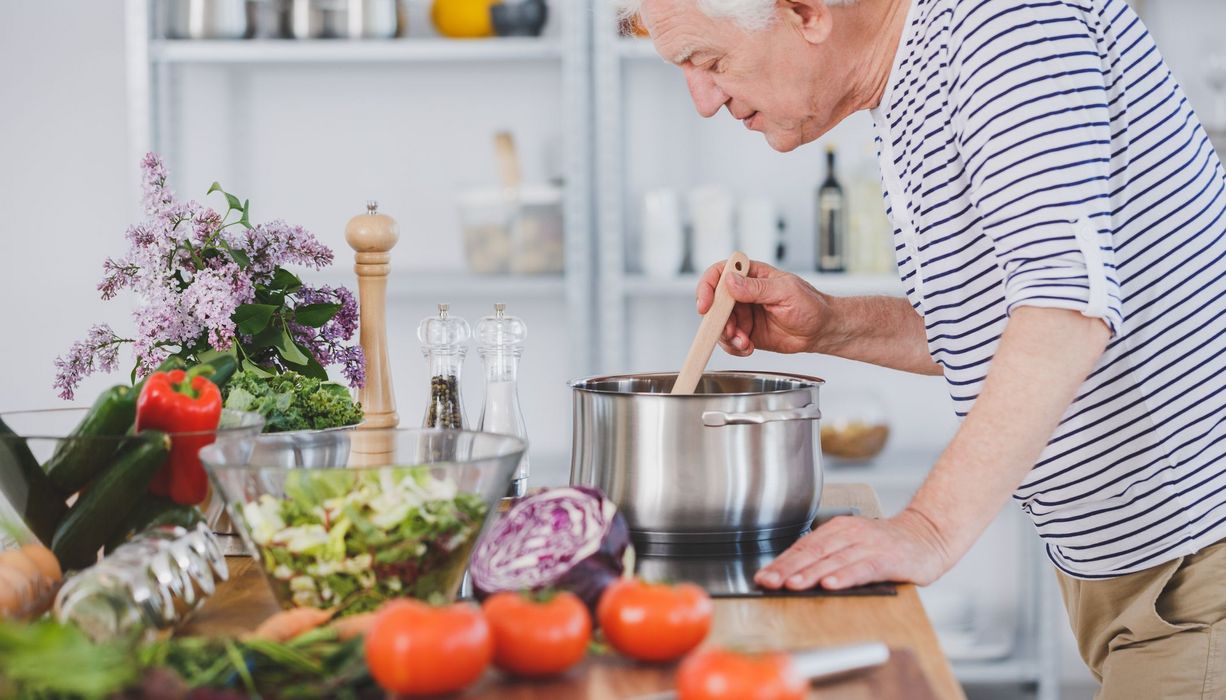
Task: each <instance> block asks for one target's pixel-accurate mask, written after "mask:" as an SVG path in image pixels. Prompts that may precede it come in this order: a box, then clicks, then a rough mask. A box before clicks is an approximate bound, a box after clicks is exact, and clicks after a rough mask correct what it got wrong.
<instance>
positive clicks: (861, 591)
mask: <svg viewBox="0 0 1226 700" xmlns="http://www.w3.org/2000/svg"><path fill="white" fill-rule="evenodd" d="M856 513H857V511H854V510H842V511H833V510H832V511H818V514H817V519H816V521H815V524H816V525H820V524H821V523H823V522H825V521H826V520H829V519H830V518H833V517H836V516H839V515H855V514H856ZM804 534H806V533H803V532H802V533H800V534H799V535H795V536H792V537H789V538H785V539H774V540H763V541H758V542H741V543H737V544H736V545H735V546H732V547H730V546H729V545H728V544H685V545H667V546H661V545H657V544H651V543H636V544H635V549H636V552H637V557H636V563H635V571H636V573H637V574H638V575H639V576H641V577H643V578H645V579H647V580H649V581H691V582H693V583H696V584H698V585H699V586H701V587H702V588H703V589H704V590H706V591H707V593H709V594H710V595H711V597H713V598H754V597H768V596H778V597H789V596H790V597H811V596H868V595H886V596H892V595H896V594H897V590H896V589H895V586H894V584H892V583H875V584H870V585H867V586H859V587H857V588H848V589H846V590H840V591H829V590H826V589H824V588H821V587H817V588H812V589H809V590H804V591H791V590H768V589H765V588H759V587H758V586H757V585H756V584H755V583H754V582H753V576H754V574H755V573H757V572H758V569H761V568H762V567H763V566H766V565H767V564H768V563H770V561H771V560H772V559H774V558H775V557H776V556H778V555H779V553H780V552H782V551H784V550H785V549H787V548H788V547H789V546H791V545H792V543H793V542H795V541H796V540H797V539H799V538H800V537H801V536H803V535H804Z"/></svg>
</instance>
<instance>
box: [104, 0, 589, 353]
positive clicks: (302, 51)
mask: <svg viewBox="0 0 1226 700" xmlns="http://www.w3.org/2000/svg"><path fill="white" fill-rule="evenodd" d="M125 2H126V6H125V7H126V45H127V52H126V53H127V78H128V80H127V82H128V124H129V144H130V158H129V162H130V163H132V168H133V169H132V180H133V182H134V186H135V185H136V183H139V172H138V169H137V167H136V164H137V163H139V162H140V160H141V158H142V157H143V155H144V154H145V153H146V152H147V151H150V150H156V151H159V152H162V153H163V155H164V156H165V157H167V159H168V160H169V161H170V164H171V166H172V167H173V164H174V158H175V155H176V154H175V153H174V152H173V150H171V151H167V149H168V148H169V147H170V144H171V143H172V141H173V139H172V138H170V137H171V135H172V134H173V133H174V132H175V129H176V128H177V127H178V120H179V119H180V118H181V115H179V114H177V112H176V109H175V100H176V96H175V91H176V79H177V78H180V77H181V76H183V75H185V74H184V73H182V72H181V71H179V69H180V68H181V67H184V66H192V65H211V66H220V67H222V68H223V69H227V70H230V71H231V73H230V74H229V75H232V76H235V77H234V79H233V82H235V83H238V82H240V81H241V76H242V74H243V73H245V72H248V71H251V70H259V69H260V67H261V66H264V65H268V66H283V65H311V64H328V65H329V66H340V67H344V66H349V65H352V66H355V67H360V66H362V65H370V64H382V65H395V66H403V68H404V69H405V70H414V69H419V68H426V69H428V68H429V67H432V66H438V65H440V64H478V63H482V62H484V63H492V64H499V65H504V64H505V65H524V66H534V65H541V64H542V63H545V64H556V66H557V67H558V75H559V80H560V81H561V91H560V93H561V104H560V122H561V124H562V129H561V131H562V158H561V160H562V174H563V177H564V178H565V181H566V183H567V184H566V188H565V194H564V197H565V199H564V202H563V215H564V220H565V222H566V232H565V236H566V239H565V251H566V252H565V255H566V261H565V272H564V274H563V275H560V276H541V277H518V276H502V277H497V276H480V275H468V274H457V275H432V274H429V273H427V274H424V275H423V274H418V273H414V274H413V275H412V276H411V279H404V278H405V277H408V275H401V276H398V275H392V276H391V278H390V286H389V297H390V298H392V299H393V300H396V299H417V298H419V297H420V295H421V294H423V293H425V291H426V290H428V291H429V292H430V294H431V295H432V296H437V295H438V294H444V295H447V296H452V297H455V298H465V299H467V298H473V299H476V298H480V299H492V298H495V297H499V298H509V300H516V299H534V300H559V301H561V302H562V303H563V304H564V305H565V308H566V313H565V319H566V323H567V331H568V332H567V337H568V339H569V344H570V347H569V348H567V349H566V350H567V351H568V365H569V370H570V372H571V374H572V375H573V376H580V375H585V374H590V373H591V371H592V369H593V367H594V355H595V342H594V332H595V328H594V322H593V321H592V316H593V315H592V313H591V309H592V306H593V301H592V296H593V293H594V289H595V285H594V278H595V275H594V274H593V272H594V255H593V250H592V246H591V244H590V241H591V238H592V236H591V233H590V230H591V218H592V214H591V175H590V173H591V168H590V164H591V162H592V154H591V143H592V126H591V125H592V118H591V110H592V99H591V81H590V79H589V77H590V70H591V69H590V59H591V54H592V52H591V46H590V26H589V22H588V19H587V14H586V12H585V11H584V10H585V9H586V8H584V7H583V6H582V5H581V4H575V5H571V4H569V3H567V4H566V6H565V7H563V6H561V5H559V6H555V8H554V9H555V16H556V17H557V18H558V20H556V21H560V22H561V24H560V31H558V32H556V33H555V35H553V36H546V37H542V38H491V39H477V40H452V39H441V38H417V37H414V38H401V39H381V40H353V41H348V40H288V39H252V40H216V41H210V40H176V39H165V38H161V37H160V35H159V33H158V31H157V28H158V27H159V26H161V22H160V16H159V14H158V13H159V11H161V10H163V9H164V8H165V4H164V3H161V2H159V1H158V0H125ZM557 10H562V11H560V12H557ZM377 108H378V100H377V97H375V98H372V109H377ZM135 189H136V191H137V192H139V187H136V188H135ZM138 200H139V197H135V198H134V201H138ZM338 254H340V255H341V257H342V259H343V251H338ZM323 277H324V281H328V278H329V277H331V281H333V282H336V281H341V280H342V279H343V280H344V281H347V282H348V281H350V278H349V277H348V275H347V269H346V266H345V265H343V264H338V266H337V267H335V268H334V269H333V270H332V271H331V272H330V273H329V274H327V275H324V276H323Z"/></svg>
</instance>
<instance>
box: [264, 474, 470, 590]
mask: <svg viewBox="0 0 1226 700" xmlns="http://www.w3.org/2000/svg"><path fill="white" fill-rule="evenodd" d="M486 510H487V507H486V504H485V502H484V501H483V500H482V499H481V497H480V496H478V495H476V494H471V493H464V492H461V491H460V490H459V489H458V487H457V486H456V484H455V482H454V481H452V480H451V479H441V478H437V477H435V476H434V475H432V474H431V473H430V470H429V468H428V467H405V468H399V469H392V468H389V469H379V470H327V471H324V470H319V471H316V470H292V471H290V472H289V473H288V474H287V475H286V481H285V497H284V498H280V499H278V498H274V497H272V496H270V495H268V494H265V495H263V496H261V497H260V498H259V499H258V500H256V501H252V502H248V503H245V504H243V506H242V517H243V518H244V520H245V521H246V523H247V526H248V529H249V532H250V533H251V537H252V539H253V540H254V541H255V544H256V545H257V546H258V548H259V550H260V554H261V559H262V561H263V564H264V567H265V569H266V570H267V571H268V573H269V574H270V576H271V578H272V579H273V581H274V586H273V587H274V589H275V590H276V592H277V595H278V597H279V598H280V599H281V600H282V601H286V600H288V601H290V602H292V603H293V604H294V605H297V606H312V607H319V608H330V607H337V606H340V607H343V608H344V609H345V612H346V613H350V612H361V611H364V610H369V609H372V608H374V607H375V606H377V604H378V603H379V602H381V601H383V600H385V599H387V598H392V597H397V596H403V595H410V596H413V597H417V598H430V597H431V596H433V595H445V594H447V593H449V592H452V591H453V590H454V589H455V587H456V586H458V585H459V583H460V577H461V575H462V574H463V571H464V566H465V564H466V562H467V561H468V555H469V552H470V551H471V550H472V547H473V544H474V543H475V541H476V537H477V535H478V534H479V532H480V530H481V525H482V523H483V522H484V521H485V515H486Z"/></svg>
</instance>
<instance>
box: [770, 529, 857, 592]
mask: <svg viewBox="0 0 1226 700" xmlns="http://www.w3.org/2000/svg"><path fill="white" fill-rule="evenodd" d="M838 530H839V528H837V527H836V528H835V529H834V530H829V529H828V525H827V526H822V527H821V528H819V529H818V530H816V531H814V532H811V533H809V534H807V535H805V536H804V537H802V538H800V540H798V541H797V542H796V544H794V545H792V546H791V547H789V548H788V549H787V551H786V552H784V553H783V554H780V555H779V556H778V557H776V558H775V560H774V561H772V562H771V563H770V564H767V565H766V566H765V567H763V568H762V570H761V571H759V572H758V573H757V574H756V575H754V581H755V582H756V583H757V584H758V585H760V586H765V587H766V588H778V587H780V586H782V585H784V583H785V582H787V580H788V579H789V578H790V577H792V576H793V575H795V574H796V573H798V572H799V571H801V570H802V569H804V568H806V567H808V566H810V565H812V564H814V563H816V562H819V561H821V560H822V559H824V558H826V557H829V556H832V555H834V554H836V553H838V552H840V551H842V550H843V549H845V548H846V547H847V546H848V544H849V541H848V540H847V539H846V538H844V536H843V534H842V533H841V532H839V531H838Z"/></svg>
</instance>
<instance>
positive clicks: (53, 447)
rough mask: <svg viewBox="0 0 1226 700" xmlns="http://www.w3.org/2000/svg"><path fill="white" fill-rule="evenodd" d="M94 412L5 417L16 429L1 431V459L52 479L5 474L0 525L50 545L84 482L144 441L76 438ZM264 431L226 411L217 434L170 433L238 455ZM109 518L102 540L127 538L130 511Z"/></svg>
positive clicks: (5, 538) (259, 422)
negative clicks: (221, 445)
mask: <svg viewBox="0 0 1226 700" xmlns="http://www.w3.org/2000/svg"><path fill="white" fill-rule="evenodd" d="M89 410H90V409H86V408H59V409H47V410H37V411H11V412H7V413H0V421H3V423H4V425H5V426H7V427H8V429H9V431H11V432H5V431H0V458H2V459H10V460H14V461H15V463H17V464H18V466H19V467H20V468H23V469H28V468H38V469H39V470H40V471H43V472H49V474H50V477H51V478H50V479H48V480H39V484H34V483H33V481H31V480H29V479H26V480H25V481H24V482H21V483H19V481H21V480H16V479H13V476H14V474H15V473H16V472H15V471H10V472H5V471H3V470H0V524H3V525H5V526H8V525H9V524H10V523H11V524H12V526H13V529H15V530H16V532H14V533H12V534H13V535H16V537H17V539H24V538H27V537H29V536H30V535H31V534H33V535H35V536H37V537H38V538H39V539H40V540H42V541H43V542H44V544H47V545H48V546H50V544H51V541H50V540H51V538H52V537H53V536H54V533H55V529H56V528H57V527H58V525H59V524H60V523H62V522H63V520H64V516H65V513H64V508H63V506H64V505H65V504H66V503H67V502H69V501H70V500H71V499H72V498H73V497H74V496H75V495H76V494H77V492H78V491H79V490H80V488H81V486H82V485H83V482H92V481H94V480H96V479H97V478H98V477H99V476H101V475H102V474H104V473H105V472H106V465H109V464H112V463H113V460H115V457H116V455H117V454H118V452H119V451H120V449H121V447H122V448H123V449H125V450H128V449H131V448H132V447H133V446H134V445H135V444H137V443H139V441H141V440H142V437H141V434H136V435H120V436H99V435H74V434H73V431H74V429H75V428H76V427H77V426H78V425H79V424H80V423H81V421H82V420H83V419H84V418H85V416H86V415H87V414H88V413H89ZM263 427H264V419H263V418H262V417H261V416H260V415H259V414H256V413H249V412H246V411H232V410H229V409H223V410H222V414H221V423H220V425H219V426H218V428H217V429H216V430H205V431H197V432H180V433H168V434H169V436H170V438H171V440H172V441H173V440H184V439H185V440H192V441H196V442H198V443H201V444H204V443H214V442H221V443H224V444H227V445H228V449H229V450H230V451H231V452H232V453H236V454H237V453H242V452H245V451H246V452H249V451H250V449H251V446H252V444H253V442H252V440H253V438H254V437H255V436H256V435H258V434H259V432H260V430H261V429H262V428H263ZM60 470H65V471H62V472H61V471H60ZM57 472H60V475H58V476H57ZM57 500H58V506H57V504H56V501H57ZM136 502H138V503H139V502H140V501H139V499H137V501H136ZM203 508H204V506H203V505H202V509H203ZM109 515H110V517H108V518H106V519H104V520H105V522H103V523H102V525H103V526H105V527H113V528H115V530H114V531H113V532H99V533H98V538H100V539H101V540H102V541H103V542H107V541H109V540H111V539H112V538H113V537H115V536H118V535H122V534H123V533H122V532H120V531H119V528H121V527H122V526H124V524H125V517H126V516H127V515H128V513H118V512H111V513H110V514H109ZM9 534H10V533H9V532H8V531H7V530H6V529H2V528H0V544H6V545H8V544H12V542H11V540H12V539H14V538H13V537H10V536H9ZM0 548H4V547H2V546H0Z"/></svg>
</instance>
